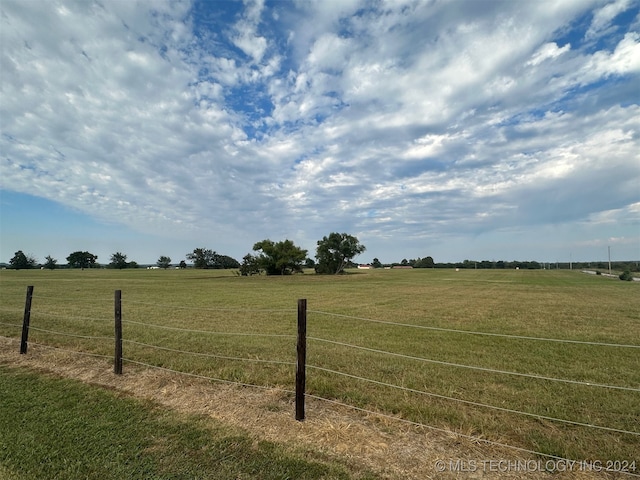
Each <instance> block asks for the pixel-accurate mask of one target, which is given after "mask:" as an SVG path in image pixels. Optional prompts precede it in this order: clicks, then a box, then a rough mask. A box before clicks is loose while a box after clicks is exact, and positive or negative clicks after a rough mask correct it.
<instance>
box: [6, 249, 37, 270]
mask: <svg viewBox="0 0 640 480" xmlns="http://www.w3.org/2000/svg"><path fill="white" fill-rule="evenodd" d="M36 263H38V261H37V260H36V259H35V258H34V257H33V256H31V255H25V254H24V252H23V251H22V250H18V251H17V252H15V253H14V254H13V258H12V259H11V260H9V265H11V268H13V269H15V270H25V269H28V268H34V267H35V266H36Z"/></svg>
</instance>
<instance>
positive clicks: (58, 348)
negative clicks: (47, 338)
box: [29, 341, 113, 360]
mask: <svg viewBox="0 0 640 480" xmlns="http://www.w3.org/2000/svg"><path fill="white" fill-rule="evenodd" d="M29 345H35V346H38V347H42V348H49V349H51V350H60V351H61V352H67V353H75V354H78V355H86V356H89V357H100V358H107V359H109V360H113V357H112V356H110V355H103V354H101V353H89V352H81V351H79V350H69V349H68V348H62V347H54V346H52V345H46V344H44V343H39V342H32V341H29Z"/></svg>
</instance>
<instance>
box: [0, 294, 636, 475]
mask: <svg viewBox="0 0 640 480" xmlns="http://www.w3.org/2000/svg"><path fill="white" fill-rule="evenodd" d="M31 288H32V287H31ZM118 292H120V291H116V293H118ZM28 298H29V294H28ZM40 298H42V297H40ZM49 298H54V297H49ZM56 298H57V297H56ZM299 302H300V301H299ZM130 303H134V304H140V305H154V306H161V305H159V304H150V303H145V302H135V301H131V302H130ZM166 307H168V308H184V309H190V310H203V311H242V312H279V313H281V312H289V313H292V312H294V311H295V310H293V309H286V310H284V309H283V310H279V309H278V310H274V309H256V310H250V309H242V308H235V309H231V308H199V307H179V306H173V305H167V306H166ZM16 311H17V310H16ZM307 311H308V312H311V313H317V314H320V315H329V316H336V317H341V318H351V319H355V320H361V321H367V322H374V323H380V324H386V325H392V326H400V327H411V328H419V329H425V330H435V331H445V332H452V333H464V334H473V335H486V336H494V337H504V338H515V339H525V340H536V341H551V342H559V343H569V344H583V345H593V346H607V347H623V348H640V345H624V344H613V343H600V342H586V341H578V340H563V339H553V338H539V337H527V336H520V335H507V334H498V333H486V332H474V331H465V330H456V329H447V328H439V327H429V326H421V325H411V324H404V323H396V322H389V321H384V320H374V319H368V318H363V317H354V316H349V315H342V314H333V313H328V312H322V311H313V310H307V309H306V300H305V301H304V316H305V324H306V313H307ZM116 312H117V308H116ZM44 315H50V316H53V317H55V316H62V315H57V314H47V313H45V314H44ZM298 315H299V317H298V320H299V323H298V328H299V330H298V342H300V303H299V308H298ZM25 316H26V308H25ZM116 317H117V313H116ZM68 318H72V319H73V318H79V319H87V320H98V319H95V318H89V317H75V316H70V317H68ZM116 321H117V320H116ZM122 323H127V324H132V325H141V326H144V327H151V328H159V329H166V330H172V331H182V332H188V333H196V334H212V335H230V336H252V337H267V338H288V339H293V338H296V335H290V334H260V333H246V332H218V331H210V330H197V329H187V328H180V327H171V326H165V325H157V324H150V323H143V322H137V321H125V320H122ZM0 325H8V326H16V327H19V325H12V324H5V323H0ZM23 327H24V325H23ZM31 328H32V329H33V330H36V331H41V332H46V333H50V334H56V335H63V336H69V337H76V338H84V339H99V340H113V337H104V336H87V335H78V334H70V333H63V332H59V331H53V330H45V329H41V328H36V327H31ZM307 338H308V339H310V340H315V341H318V342H325V343H330V344H334V345H340V346H344V347H348V348H354V349H360V350H364V351H369V352H374V353H379V354H385V355H391V356H396V357H401V358H406V359H410V360H416V361H422V362H429V363H434V364H439V365H444V366H453V367H458V368H468V369H474V370H480V371H486V372H491V373H497V374H502V375H515V376H521V377H527V378H533V379H539V380H549V381H556V382H564V383H570V384H577V385H585V386H590V387H600V388H610V389H617V390H625V391H632V392H640V389H637V388H631V387H622V386H612V385H605V384H597V383H591V382H582V381H577V380H568V379H559V378H553V377H545V376H539V375H534V374H526V373H518V372H509V371H503V370H495V369H490V368H484V367H477V366H470V365H462V364H456V363H450V362H444V361H439V360H431V359H426V358H421V357H414V356H410V355H404V354H400V353H395V352H388V351H384V350H378V349H373V348H369V347H363V346H358V345H352V344H348V343H345V342H338V341H334V340H328V339H323V338H316V337H307V336H306V326H305V334H304V341H305V344H306V339H307ZM124 341H125V342H127V343H129V344H131V345H139V346H143V347H148V348H155V349H159V350H164V351H171V352H177V353H184V354H190V355H198V356H203V357H210V358H219V359H224V360H234V361H236V360H237V361H253V362H261V363H271V364H282V365H296V367H297V369H298V370H299V367H300V366H301V364H300V362H301V360H300V358H301V357H300V356H298V361H297V362H295V363H294V362H285V361H278V360H264V359H251V358H242V357H230V356H222V355H215V354H207V353H199V352H193V351H187V350H178V349H173V348H168V347H162V346H158V345H151V344H145V343H142V342H137V341H135V340H124ZM33 343H34V344H35V345H39V346H42V347H44V348H52V349H55V350H61V351H66V352H71V353H77V354H81V355H89V356H95V357H101V358H112V357H110V356H107V355H101V354H93V353H88V352H78V351H74V350H67V349H64V348H59V347H52V346H48V345H45V344H40V343H36V342H33ZM298 345H300V343H299V344H298ZM21 353H22V352H21ZM25 353H26V352H25ZM298 353H299V354H300V351H298ZM116 357H118V353H117V351H116ZM119 359H120V362H122V361H123V360H124V361H127V362H129V363H131V364H137V365H141V366H146V367H149V368H156V369H160V370H164V371H168V372H172V373H175V374H181V375H187V376H191V377H197V378H203V379H207V380H212V381H216V382H221V383H227V384H233V385H238V386H244V387H252V388H259V389H264V390H272V389H273V390H279V391H283V392H286V393H289V394H295V395H296V400H298V396H299V394H300V392H299V391H298V390H299V388H298V378H297V375H296V391H291V390H286V389H282V388H276V387H266V386H261V385H254V384H249V383H242V382H236V381H231V380H225V379H221V378H215V377H209V376H205V375H199V374H195V373H189V372H182V371H178V370H173V369H170V368H166V367H161V366H157V365H151V364H147V363H143V362H140V361H136V360H133V359H130V358H124V357H123V356H122V353H121V352H120V354H119ZM116 361H117V360H116ZM305 366H308V367H309V368H313V369H315V370H319V371H324V372H327V373H331V374H336V375H341V376H344V377H348V378H353V379H356V380H359V381H365V382H369V383H372V384H377V385H380V386H384V387H389V388H395V389H398V390H402V391H406V392H412V393H416V394H421V395H426V396H430V397H433V398H438V399H442V400H448V401H455V402H459V403H463V404H467V405H472V406H476V407H482V408H489V409H494V410H497V411H502V412H505V413H510V414H516V415H523V416H528V417H533V418H537V419H541V420H548V421H552V422H560V423H564V424H569V425H575V426H580V427H587V428H594V429H600V430H605V431H609V432H615V433H620V434H628V435H634V436H640V432H632V431H627V430H622V429H617V428H612V427H606V426H601V425H593V424H588V423H583V422H576V421H572V420H565V419H559V418H554V417H548V416H544V415H538V414H534V413H529V412H522V411H518V410H513V409H508V408H504V407H498V406H492V405H487V404H482V403H479V402H473V401H469V400H463V399H458V398H454V397H448V396H445V395H439V394H436V393H430V392H426V391H421V390H417V389H412V388H408V387H403V386H399V385H395V384H391V383H386V382H381V381H378V380H373V379H369V378H365V377H359V376H356V375H352V374H349V373H345V372H340V371H337V370H331V369H328V368H325V367H321V366H317V365H307V364H306V361H305V360H304V356H303V357H302V367H303V369H304V367H305ZM116 373H118V372H116ZM305 395H306V396H307V397H308V398H316V399H319V400H324V401H327V402H332V403H335V404H338V405H343V406H345V407H348V408H352V409H355V410H360V411H363V412H368V413H371V414H374V415H380V416H384V417H388V418H391V419H394V420H398V421H401V422H405V423H409V424H413V425H416V426H422V427H425V428H431V429H434V430H441V431H443V432H447V433H454V434H456V435H460V436H463V437H466V438H470V439H474V440H477V441H482V442H486V443H488V444H493V445H498V446H503V447H507V448H512V449H516V450H520V451H523V452H527V453H533V454H537V455H545V454H541V453H539V452H535V451H532V450H527V449H523V448H520V447H513V446H510V445H506V444H501V443H498V442H492V441H490V440H485V439H481V438H475V437H472V436H468V435H463V434H457V433H456V432H451V431H449V430H445V429H439V428H437V427H433V426H429V425H426V424H421V423H417V422H413V421H409V420H405V419H401V418H396V417H393V416H391V415H385V414H379V413H376V412H373V411H369V410H365V409H362V408H359V407H355V406H353V405H348V404H343V403H341V402H338V401H335V400H331V399H327V398H323V397H319V396H316V395H312V394H308V393H305V392H304V377H303V380H302V398H303V399H304V396H305ZM303 401H304V400H303ZM302 408H303V409H304V403H302ZM296 419H298V420H302V419H304V410H303V411H302V416H301V417H300V418H299V416H298V403H297V402H296ZM545 456H547V457H550V458H558V459H563V458H562V457H554V456H552V455H545ZM563 460H567V459H563ZM621 473H626V472H621ZM633 476H640V475H633Z"/></svg>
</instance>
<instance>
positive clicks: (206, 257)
mask: <svg viewBox="0 0 640 480" xmlns="http://www.w3.org/2000/svg"><path fill="white" fill-rule="evenodd" d="M187 259H188V260H191V261H192V262H193V266H194V267H195V268H238V267H240V262H238V261H237V260H236V259H235V258H232V257H229V256H228V255H219V254H218V253H216V252H214V251H213V250H209V249H207V248H196V249H194V250H193V252H192V253H187Z"/></svg>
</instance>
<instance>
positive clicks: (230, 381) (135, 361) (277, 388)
mask: <svg viewBox="0 0 640 480" xmlns="http://www.w3.org/2000/svg"><path fill="white" fill-rule="evenodd" d="M123 360H124V361H126V362H129V363H133V364H135V365H141V366H144V367H149V368H155V369H158V370H164V371H166V372H171V373H175V374H178V375H186V376H188V377H196V378H202V379H204V380H213V381H215V382H220V383H228V384H230V385H238V386H240V387H252V388H258V389H260V390H277V391H280V392H284V393H289V394H295V392H294V391H293V390H287V389H285V388H280V387H267V386H265V385H254V384H252V383H243V382H234V381H233V380H225V379H224V378H216V377H209V376H207V375H200V374H198V373H189V372H181V371H180V370H173V369H172V368H167V367H161V366H159V365H151V364H149V363H144V362H138V361H137V360H132V359H130V358H123Z"/></svg>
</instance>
